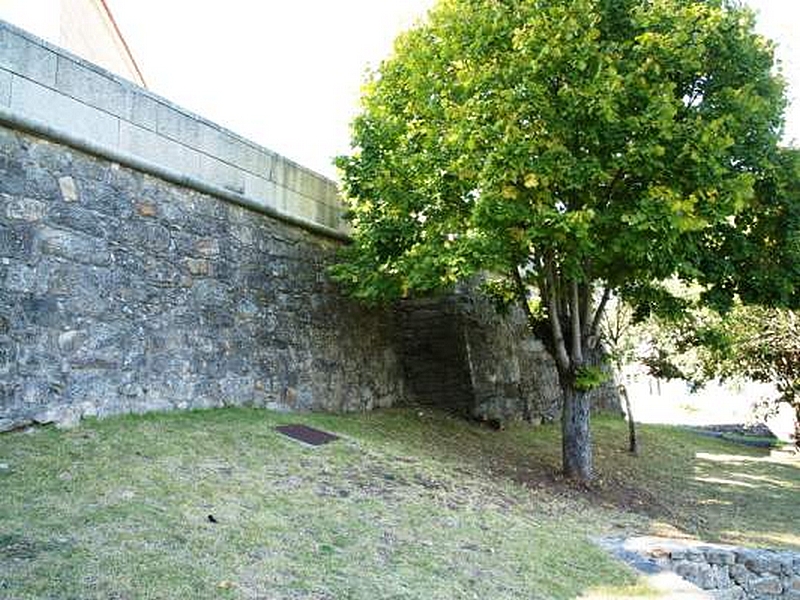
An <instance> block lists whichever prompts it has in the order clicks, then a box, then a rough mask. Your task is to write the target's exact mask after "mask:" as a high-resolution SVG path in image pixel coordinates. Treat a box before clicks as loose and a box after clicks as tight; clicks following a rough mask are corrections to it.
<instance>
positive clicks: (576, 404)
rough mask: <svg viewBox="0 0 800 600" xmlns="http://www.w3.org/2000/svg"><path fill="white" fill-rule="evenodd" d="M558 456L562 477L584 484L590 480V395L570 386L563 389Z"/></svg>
mask: <svg viewBox="0 0 800 600" xmlns="http://www.w3.org/2000/svg"><path fill="white" fill-rule="evenodd" d="M563 392H564V407H563V409H562V413H561V455H562V462H563V465H564V475H566V476H567V477H569V478H570V479H575V480H578V481H581V482H584V483H588V482H589V481H591V479H592V476H593V473H592V437H591V432H590V430H589V414H590V410H589V394H588V393H587V392H585V391H581V390H576V389H575V388H574V387H573V385H572V384H571V383H570V384H568V385H565V386H563Z"/></svg>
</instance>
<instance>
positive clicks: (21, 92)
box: [10, 76, 119, 148]
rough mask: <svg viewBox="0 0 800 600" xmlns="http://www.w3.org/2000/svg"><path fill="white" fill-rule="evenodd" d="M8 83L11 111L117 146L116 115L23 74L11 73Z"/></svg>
mask: <svg viewBox="0 0 800 600" xmlns="http://www.w3.org/2000/svg"><path fill="white" fill-rule="evenodd" d="M11 85H12V87H11V103H10V107H11V110H13V111H14V112H16V113H18V114H20V115H23V116H26V117H29V118H32V119H35V120H37V121H41V122H44V123H46V124H48V125H50V126H52V127H56V128H58V129H62V130H65V131H68V132H69V133H70V134H72V135H77V136H79V137H82V138H85V139H87V140H90V141H91V142H92V143H94V144H98V145H100V146H106V147H108V148H115V147H116V146H117V143H118V141H119V119H118V118H117V117H115V116H113V115H110V114H108V113H107V112H105V111H102V110H99V109H97V108H94V107H93V106H89V105H88V104H84V103H82V102H79V101H77V100H74V99H72V98H70V97H68V96H65V95H64V94H61V93H59V92H56V91H54V90H51V89H49V88H46V87H44V86H42V85H40V84H38V83H35V82H33V81H30V80H28V79H25V78H23V77H18V76H14V78H13V81H12V84H11Z"/></svg>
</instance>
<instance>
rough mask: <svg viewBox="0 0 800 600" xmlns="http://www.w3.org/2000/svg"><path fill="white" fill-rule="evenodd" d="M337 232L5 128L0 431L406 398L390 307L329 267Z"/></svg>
mask: <svg viewBox="0 0 800 600" xmlns="http://www.w3.org/2000/svg"><path fill="white" fill-rule="evenodd" d="M340 243H341V242H339V241H336V240H331V239H329V238H326V237H324V236H321V235H317V234H314V233H311V232H309V231H306V230H303V229H301V228H298V227H295V226H293V225H290V224H287V223H284V222H281V221H279V220H276V219H274V218H271V217H269V216H267V215H264V214H260V213H257V212H254V211H250V210H247V209H246V208H243V207H241V206H237V205H235V204H233V203H230V202H224V201H220V199H218V198H216V197H214V196H210V195H208V194H204V193H201V192H198V191H196V190H192V189H189V188H186V187H180V186H177V185H174V184H171V183H168V182H166V181H164V180H162V179H160V178H157V177H153V176H150V175H146V174H143V173H141V172H139V171H137V170H134V169H130V168H127V167H125V166H121V165H120V164H118V163H115V162H111V161H108V160H103V159H100V158H96V157H92V156H90V155H87V154H85V153H82V152H79V151H76V150H74V149H70V148H68V147H65V146H63V145H61V144H57V143H53V142H50V141H46V140H43V139H40V138H37V137H34V136H31V135H28V134H23V133H20V132H18V131H14V130H12V129H7V128H0V290H2V294H0V430H2V429H9V428H13V427H17V426H20V425H23V424H25V423H29V422H50V421H60V422H64V421H67V422H69V421H73V420H75V419H76V418H78V417H80V416H82V415H106V414H112V413H123V412H141V411H147V410H160V409H172V408H198V407H211V406H221V405H225V404H245V405H257V406H268V407H274V408H297V409H326V410H364V409H370V408H373V407H377V406H388V405H390V404H391V403H393V402H395V401H397V400H400V399H402V398H403V397H404V390H403V375H402V370H401V366H400V362H399V357H398V355H397V353H396V352H395V350H394V345H393V339H394V338H395V333H394V331H393V327H394V325H393V323H394V319H393V316H392V314H391V313H390V312H388V311H384V312H381V311H370V310H366V309H365V308H363V307H361V306H358V305H356V304H354V303H353V302H351V301H348V300H346V299H345V298H343V297H342V296H340V295H339V294H338V293H337V292H336V290H335V289H334V288H333V287H332V285H331V284H330V283H329V282H328V281H327V279H326V278H325V266H326V264H328V262H329V260H330V259H331V255H332V252H333V251H334V250H335V248H336V247H337V246H338V245H340Z"/></svg>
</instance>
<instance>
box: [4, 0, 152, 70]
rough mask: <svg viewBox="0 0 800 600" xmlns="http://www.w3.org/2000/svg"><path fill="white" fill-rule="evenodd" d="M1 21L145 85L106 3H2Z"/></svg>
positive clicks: (19, 0) (38, 0)
mask: <svg viewBox="0 0 800 600" xmlns="http://www.w3.org/2000/svg"><path fill="white" fill-rule="evenodd" d="M0 19H2V20H4V21H8V22H9V23H12V24H13V25H16V26H17V27H21V28H22V29H25V30H26V31H30V32H31V33H33V34H34V35H37V36H39V37H41V38H43V39H45V40H47V41H48V42H51V43H53V44H56V45H57V46H60V47H62V48H66V49H67V50H69V51H70V52H73V53H75V54H77V55H78V56H80V57H81V58H85V59H86V60H88V61H90V62H93V63H95V64H97V65H100V66H101V67H103V68H105V69H108V70H109V71H111V72H112V73H115V74H117V75H120V76H121V77H124V78H126V79H128V80H130V81H132V82H134V83H136V84H138V85H144V80H143V79H142V77H141V74H140V73H139V71H138V70H137V68H136V65H135V64H134V62H133V60H132V58H131V56H130V54H129V52H128V49H127V48H126V47H125V44H124V42H123V40H122V38H121V37H120V35H119V33H118V32H117V30H116V28H115V26H114V22H113V21H112V18H111V16H110V15H109V13H108V11H107V9H106V6H105V5H104V3H103V2H102V0H0Z"/></svg>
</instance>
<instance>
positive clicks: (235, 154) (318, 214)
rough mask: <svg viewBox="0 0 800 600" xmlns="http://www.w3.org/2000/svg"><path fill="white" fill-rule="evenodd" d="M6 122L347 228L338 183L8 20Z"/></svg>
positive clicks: (2, 53)
mask: <svg viewBox="0 0 800 600" xmlns="http://www.w3.org/2000/svg"><path fill="white" fill-rule="evenodd" d="M0 121H2V122H5V123H6V124H9V125H13V126H17V127H19V126H23V127H24V128H26V129H31V128H32V126H31V124H33V128H36V129H38V130H39V131H38V133H42V132H43V131H42V130H44V129H48V130H49V131H48V137H54V136H53V135H52V133H53V132H56V133H57V134H58V136H59V137H61V138H70V139H71V140H73V141H75V140H83V141H85V142H86V143H85V146H88V147H91V148H92V149H94V151H95V153H97V152H98V151H102V152H106V153H112V154H113V158H114V160H117V161H118V162H130V161H125V160H120V158H121V157H130V158H131V159H134V160H137V161H140V162H143V163H146V164H149V165H153V166H156V167H158V168H160V170H161V171H164V170H169V171H171V172H172V173H173V175H174V177H173V179H174V178H175V177H181V178H183V179H184V180H185V181H184V182H185V183H191V182H192V181H197V182H198V183H200V184H204V185H206V186H212V187H213V188H216V189H219V190H222V191H224V192H225V193H224V194H218V195H226V196H233V197H234V200H239V201H242V202H243V203H247V204H249V205H251V207H253V208H261V209H263V210H265V211H266V212H267V213H268V214H272V215H273V216H278V217H279V218H280V217H284V216H285V217H288V218H289V219H292V220H293V221H294V222H295V224H303V222H307V223H308V224H311V225H312V226H314V225H316V226H318V227H317V229H322V230H323V232H325V230H327V232H328V233H330V234H331V235H334V236H337V235H338V236H339V237H343V236H344V234H345V233H346V231H347V225H346V224H345V222H344V221H343V220H342V216H341V213H342V207H341V203H340V201H339V198H338V195H337V190H336V184H335V183H334V182H332V181H330V180H329V179H326V178H325V177H322V176H321V175H318V174H316V173H314V172H312V171H310V170H309V169H306V168H304V167H301V166H299V165H297V164H295V163H293V162H291V161H290V160H288V159H286V158H283V157H281V156H279V155H277V154H275V153H274V152H272V151H270V150H267V149H265V148H262V147H260V146H258V145H256V144H254V143H252V142H250V141H248V140H246V139H244V138H242V137H240V136H237V135H236V134H234V133H232V132H230V131H228V130H226V129H224V128H222V127H220V126H218V125H216V124H214V123H212V122H210V121H208V120H206V119H203V118H201V117H199V116H196V115H193V114H191V113H190V112H188V111H186V110H184V109H182V108H180V107H178V106H176V105H174V104H173V103H171V102H169V101H167V100H165V99H163V98H160V97H159V96H156V95H155V94H152V93H150V92H148V91H147V90H145V89H143V88H140V87H138V86H136V85H134V84H132V83H130V82H128V81H126V80H125V79H122V78H121V77H118V76H116V75H114V74H112V73H109V72H108V71H105V70H104V69H102V68H100V67H98V66H96V65H94V64H91V63H89V62H87V61H85V60H82V59H80V58H78V57H77V56H75V55H73V54H70V53H69V52H67V51H65V50H63V49H61V48H58V47H56V46H53V45H52V44H49V43H47V42H45V41H43V40H41V39H39V38H37V37H35V36H33V35H31V34H29V33H27V32H25V31H23V30H21V29H18V28H16V27H14V26H12V25H10V24H8V23H6V22H4V21H0ZM73 145H74V144H73ZM83 149H87V148H83ZM136 166H137V167H139V168H141V166H142V165H141V164H140V165H136ZM145 170H152V169H145ZM159 174H160V175H163V173H159ZM206 191H209V190H206Z"/></svg>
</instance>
